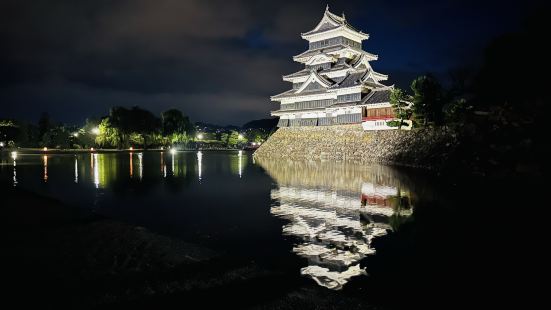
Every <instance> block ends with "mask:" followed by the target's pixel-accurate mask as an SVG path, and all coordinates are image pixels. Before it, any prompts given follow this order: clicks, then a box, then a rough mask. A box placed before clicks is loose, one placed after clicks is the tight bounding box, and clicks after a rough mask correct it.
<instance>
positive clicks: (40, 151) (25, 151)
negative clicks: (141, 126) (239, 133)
mask: <svg viewBox="0 0 551 310" xmlns="http://www.w3.org/2000/svg"><path fill="white" fill-rule="evenodd" d="M14 151H15V152H18V153H19V152H22V154H41V155H47V154H88V153H129V152H169V151H170V150H169V149H159V148H152V149H140V148H136V149H132V150H130V149H96V148H94V150H90V149H48V150H46V151H45V150H44V149H42V148H4V149H1V150H0V153H11V152H14ZM197 151H220V152H222V151H252V150H247V149H243V150H242V149H222V148H212V149H210V148H207V149H201V148H199V149H193V150H191V149H182V150H177V152H197Z"/></svg>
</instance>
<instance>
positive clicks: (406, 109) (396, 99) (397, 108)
mask: <svg viewBox="0 0 551 310" xmlns="http://www.w3.org/2000/svg"><path fill="white" fill-rule="evenodd" d="M408 99H409V96H408V95H406V94H405V93H404V92H403V91H402V90H401V89H399V88H395V89H393V90H392V92H391V93H390V104H391V105H392V110H393V111H394V115H395V116H396V118H398V119H399V123H398V129H401V128H402V123H403V121H404V120H406V119H409V118H410V117H411V114H412V111H411V108H410V104H409V102H408Z"/></svg>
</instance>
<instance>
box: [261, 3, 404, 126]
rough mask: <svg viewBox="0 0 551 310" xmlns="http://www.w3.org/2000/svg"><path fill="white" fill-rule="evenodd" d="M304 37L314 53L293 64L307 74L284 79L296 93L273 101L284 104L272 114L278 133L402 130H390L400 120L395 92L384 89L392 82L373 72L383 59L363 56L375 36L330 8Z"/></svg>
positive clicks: (288, 93)
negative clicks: (353, 127) (352, 127)
mask: <svg viewBox="0 0 551 310" xmlns="http://www.w3.org/2000/svg"><path fill="white" fill-rule="evenodd" d="M301 36H302V38H303V39H305V40H307V41H308V42H309V48H308V50H307V51H305V52H303V53H301V54H299V55H296V56H294V57H293V60H294V61H296V62H299V63H301V64H304V66H305V68H304V69H302V70H300V71H298V72H295V73H292V74H289V75H285V76H283V80H284V81H287V82H291V83H292V88H291V89H290V90H288V91H286V92H283V93H281V94H278V95H275V96H272V97H271V100H272V101H278V102H280V103H281V106H280V108H279V110H276V111H272V113H271V114H272V115H273V116H278V117H279V122H278V127H295V126H330V125H339V124H360V123H361V124H362V126H363V127H364V129H365V130H380V129H395V128H396V127H389V126H387V124H386V123H387V121H389V120H393V119H394V114H393V111H392V107H391V105H390V102H389V101H390V92H391V91H392V86H385V85H383V84H382V83H381V82H382V81H385V80H386V79H387V76H386V75H384V74H381V73H378V72H375V71H374V70H373V68H372V67H371V64H370V61H373V60H377V58H378V56H377V55H374V54H371V53H368V52H366V51H364V50H362V41H364V40H367V39H368V38H369V35H367V34H365V33H363V32H361V31H358V30H356V29H355V28H354V27H352V26H351V25H350V24H349V23H348V22H347V21H346V18H345V17H344V14H343V15H342V16H338V15H335V14H333V13H331V12H329V7H327V8H326V9H325V12H324V14H323V18H322V19H321V21H320V22H319V23H318V24H317V26H316V27H315V28H314V29H312V30H310V31H308V32H305V33H302V35H301Z"/></svg>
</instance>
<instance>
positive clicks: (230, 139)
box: [228, 130, 239, 146]
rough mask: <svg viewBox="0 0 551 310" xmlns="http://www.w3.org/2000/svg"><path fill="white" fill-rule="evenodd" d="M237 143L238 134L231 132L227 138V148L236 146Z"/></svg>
mask: <svg viewBox="0 0 551 310" xmlns="http://www.w3.org/2000/svg"><path fill="white" fill-rule="evenodd" d="M238 143H239V133H238V132H237V131H235V130H232V131H231V133H230V134H229V136H228V146H236V145H237V144H238Z"/></svg>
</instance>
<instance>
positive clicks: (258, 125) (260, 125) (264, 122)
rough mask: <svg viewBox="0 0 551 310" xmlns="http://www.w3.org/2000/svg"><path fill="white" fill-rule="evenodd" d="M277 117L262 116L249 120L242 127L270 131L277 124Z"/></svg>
mask: <svg viewBox="0 0 551 310" xmlns="http://www.w3.org/2000/svg"><path fill="white" fill-rule="evenodd" d="M277 121H278V119H277V118H263V119H257V120H254V121H250V122H248V123H246V124H244V125H243V129H264V130H267V131H271V130H272V129H274V128H275V127H276V126H277Z"/></svg>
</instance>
